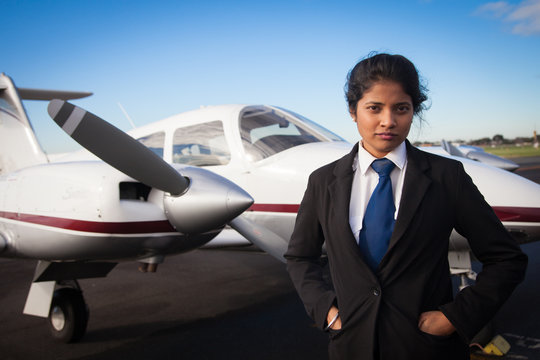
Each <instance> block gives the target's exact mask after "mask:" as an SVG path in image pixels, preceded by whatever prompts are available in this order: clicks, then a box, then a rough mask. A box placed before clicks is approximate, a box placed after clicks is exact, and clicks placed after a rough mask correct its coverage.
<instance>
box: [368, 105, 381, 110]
mask: <svg viewBox="0 0 540 360" xmlns="http://www.w3.org/2000/svg"><path fill="white" fill-rule="evenodd" d="M367 109H368V110H369V111H377V110H379V107H378V106H377V105H370V106H368V107H367Z"/></svg>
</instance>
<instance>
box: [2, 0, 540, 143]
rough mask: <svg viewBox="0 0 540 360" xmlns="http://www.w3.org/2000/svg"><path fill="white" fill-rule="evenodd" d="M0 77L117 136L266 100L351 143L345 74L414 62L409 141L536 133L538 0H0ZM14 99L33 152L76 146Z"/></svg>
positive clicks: (38, 105)
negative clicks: (372, 56) (373, 57)
mask: <svg viewBox="0 0 540 360" xmlns="http://www.w3.org/2000/svg"><path fill="white" fill-rule="evenodd" d="M0 13H1V14H2V20H1V21H2V42H1V43H0V44H1V45H0V46H2V48H3V49H2V51H1V54H2V55H1V56H0V72H4V73H6V74H7V75H9V76H11V77H12V79H13V80H14V82H15V84H16V85H17V86H20V87H34V88H47V89H49V88H50V89H62V90H81V91H91V92H93V93H94V95H93V96H91V97H89V98H87V99H83V100H76V101H74V103H75V104H77V105H80V106H82V107H84V108H86V109H87V110H89V111H91V112H93V113H95V114H97V115H99V116H101V117H103V118H104V119H106V120H107V121H109V122H111V123H112V124H114V125H116V126H118V127H119V128H121V129H123V130H129V129H130V128H131V126H130V123H129V122H128V120H127V119H126V117H125V116H124V114H123V113H122V110H121V108H120V106H119V105H118V104H119V103H120V104H121V105H122V106H123V107H124V108H125V110H126V111H127V113H128V114H129V116H130V117H131V118H132V119H133V121H134V123H135V124H136V125H143V124H146V123H149V122H152V121H155V120H159V119H162V118H165V117H168V116H170V115H173V114H176V113H179V112H183V111H187V110H192V109H195V108H198V107H200V106H201V105H217V104H228V103H245V104H270V105H277V106H281V107H285V108H288V109H290V110H293V111H295V112H298V113H300V114H302V115H304V116H306V117H308V118H310V119H312V120H314V121H316V122H318V123H320V124H322V125H323V126H325V127H327V128H329V129H331V130H333V131H334V132H336V133H338V134H339V135H341V136H343V137H345V138H346V139H347V140H349V141H351V142H355V141H357V140H358V134H357V132H356V127H355V126H354V124H353V123H352V121H351V120H350V117H349V115H348V113H347V106H346V104H345V100H344V95H343V86H344V83H345V77H346V75H347V72H348V71H349V70H350V69H351V68H352V66H354V64H355V63H356V62H357V61H358V60H360V59H361V58H363V57H365V56H366V55H367V54H369V53H370V52H371V51H378V52H390V53H399V54H402V55H405V56H406V57H408V58H409V59H410V60H411V61H413V62H414V63H415V65H416V66H417V68H418V70H419V71H420V73H421V75H422V76H423V78H424V79H425V81H426V83H427V87H428V88H429V90H430V91H429V97H430V100H429V101H430V103H431V108H430V109H429V110H428V111H427V112H426V113H425V115H424V118H425V120H426V122H425V123H424V124H423V125H422V126H421V127H415V128H413V129H412V131H411V134H410V135H409V138H410V139H411V140H412V141H416V140H428V141H438V140H440V139H442V138H445V139H448V140H456V139H464V140H469V139H476V138H480V137H486V136H487V137H492V136H493V135H495V134H502V135H503V136H504V137H505V138H514V137H517V136H532V133H533V131H534V130H539V131H540V0H515V1H498V2H490V1H483V0H452V1H448V0H409V1H403V0H382V1H372V0H370V1H363V0H355V1H323V0H286V1H282V0H273V1H268V2H266V1H265V2H263V1H253V0H249V1H205V0H194V1H191V0H182V1H159V0H156V1H136V0H129V1H127V0H124V1H114V0H106V1H105V0H92V1H89V0H77V1H73V0H64V1H53V0H49V1H45V0H40V1H38V0H36V1H25V0H0ZM46 105H47V104H46V103H45V102H36V101H25V106H26V109H27V112H28V114H29V116H30V119H31V121H32V123H33V126H34V128H35V130H36V133H37V134H38V138H39V140H40V142H41V144H42V145H43V147H44V148H45V150H46V151H47V152H50V153H54V152H62V151H69V150H73V149H76V148H77V147H78V145H77V144H76V143H75V142H74V141H73V140H71V139H69V138H68V137H67V135H65V134H64V133H63V132H61V130H59V129H58V128H57V127H56V125H55V124H54V123H53V122H52V120H51V119H50V118H49V117H48V115H47V112H46Z"/></svg>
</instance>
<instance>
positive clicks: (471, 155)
mask: <svg viewBox="0 0 540 360" xmlns="http://www.w3.org/2000/svg"><path fill="white" fill-rule="evenodd" d="M422 149H423V150H424V151H427V152H430V153H433V154H437V155H446V154H450V155H453V156H457V157H463V158H466V159H471V160H475V161H480V162H482V163H484V164H488V165H491V166H495V167H498V168H500V169H504V170H508V171H516V170H517V169H519V164H516V163H515V162H514V161H512V160H510V159H505V158H502V157H500V156H496V155H493V154H490V153H487V152H486V151H485V150H484V149H482V148H481V147H478V146H471V145H458V146H456V145H454V144H452V143H450V142H448V141H446V140H444V139H443V140H442V141H441V146H426V147H422Z"/></svg>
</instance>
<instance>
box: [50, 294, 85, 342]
mask: <svg viewBox="0 0 540 360" xmlns="http://www.w3.org/2000/svg"><path fill="white" fill-rule="evenodd" d="M88 316H89V311H88V307H87V306H86V303H85V302H84V298H83V296H82V291H81V290H80V289H78V288H61V289H58V290H56V291H55V292H54V295H53V300H52V304H51V310H50V313H49V319H48V321H49V329H50V332H51V335H52V337H53V338H55V339H56V340H59V341H62V342H65V343H71V342H77V341H78V340H80V339H81V338H82V337H83V335H84V333H85V332H86V325H87V324H88Z"/></svg>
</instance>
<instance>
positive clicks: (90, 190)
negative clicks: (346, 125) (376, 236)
mask: <svg viewBox="0 0 540 360" xmlns="http://www.w3.org/2000/svg"><path fill="white" fill-rule="evenodd" d="M8 79H9V78H7V76H3V77H0V89H4V90H2V92H1V93H0V99H1V101H0V116H1V118H0V124H1V125H0V127H1V128H2V131H0V134H8V133H7V132H5V131H7V129H11V128H13V129H15V131H12V132H10V133H9V134H8V135H5V136H4V135H0V136H4V137H10V138H13V141H12V143H11V145H13V142H16V143H17V145H18V147H17V150H18V151H22V149H23V148H24V149H26V150H25V151H26V152H27V153H29V152H30V149H32V152H31V153H32V154H34V155H32V156H26V157H25V158H28V159H29V160H26V161H25V162H24V163H22V162H21V163H19V162H18V156H17V153H16V152H13V150H12V149H11V147H9V146H5V145H4V142H3V141H2V140H3V138H1V137H0V154H1V155H2V157H1V158H0V159H2V160H1V161H0V166H2V169H4V168H6V169H9V173H7V172H4V174H5V175H3V176H2V177H0V256H5V257H11V258H31V259H38V260H40V262H39V263H38V268H37V269H36V277H35V279H34V282H33V285H32V287H31V290H30V294H29V296H28V300H27V306H26V310H27V311H26V312H27V313H31V314H34V315H38V316H48V317H49V323H50V325H51V326H50V327H51V332H52V334H53V336H55V337H56V338H59V339H61V340H63V341H68V342H69V341H76V340H78V339H80V337H81V336H83V334H84V331H85V328H86V321H87V318H88V313H87V310H86V304H85V303H84V299H83V298H82V295H81V291H80V289H79V288H78V284H77V283H76V279H80V278H87V277H98V276H106V275H107V273H108V272H109V271H110V270H111V269H112V268H113V267H114V265H115V263H116V262H117V261H123V260H130V259H135V260H138V261H143V262H145V263H147V264H149V267H150V269H149V270H154V269H153V268H155V266H156V265H157V264H158V263H160V262H162V261H163V259H164V257H165V256H166V255H169V254H174V253H178V252H182V251H187V250H190V249H194V248H197V247H199V246H202V245H204V244H206V243H208V242H209V241H211V240H212V239H214V238H216V236H218V234H219V233H220V232H221V231H222V230H223V229H224V227H225V225H226V224H228V225H229V226H230V227H231V228H232V229H234V230H236V231H237V232H238V233H239V234H241V235H242V236H243V237H244V238H245V239H248V240H249V241H250V242H252V243H253V244H255V245H256V246H258V247H259V248H261V249H262V250H264V251H266V252H268V253H269V254H271V255H272V256H274V257H276V258H277V259H279V260H281V261H284V259H283V253H284V252H285V250H286V248H287V244H288V239H289V237H290V235H291V233H292V230H293V227H294V222H295V218H296V213H297V211H298V208H299V204H300V201H301V199H302V196H303V193H304V191H305V188H306V185H307V178H308V176H309V174H310V173H311V172H312V171H313V170H314V169H316V168H318V167H320V166H322V165H324V164H326V163H329V162H331V161H333V160H335V159H337V158H339V157H341V156H342V155H344V154H346V153H347V152H349V151H350V149H351V147H352V145H351V144H350V143H348V142H346V141H345V140H343V139H342V138H341V137H339V136H337V135H336V134H334V133H332V132H331V131H329V130H327V129H325V128H323V127H322V126H320V125H318V124H316V123H314V122H312V121H310V120H308V119H306V118H305V117H303V116H301V115H298V114H296V113H294V112H291V111H289V110H285V109H283V108H279V107H274V106H267V105H223V106H213V107H205V108H201V109H199V110H194V111H190V112H186V113H182V114H179V115H175V116H173V117H170V118H168V119H165V120H161V121H158V122H155V123H152V124H149V125H146V126H143V127H140V128H138V129H134V130H132V131H130V132H129V135H130V136H131V137H129V136H126V135H125V134H123V133H122V132H120V131H119V130H118V129H116V128H114V127H113V126H111V125H109V124H108V123H106V122H105V121H103V120H101V119H100V118H98V117H97V116H95V115H92V114H90V113H88V112H86V111H85V110H83V109H81V108H79V107H76V106H73V105H72V104H70V103H67V102H65V101H62V100H53V101H51V103H50V104H49V113H50V114H51V117H53V118H54V120H55V121H56V122H57V123H58V124H59V125H60V126H61V127H62V128H63V129H64V130H65V131H66V132H67V133H68V134H70V136H72V137H73V138H74V139H75V140H77V141H79V143H81V144H82V145H83V146H84V147H86V148H87V149H88V150H89V151H91V152H93V153H94V154H95V155H91V154H89V153H88V152H87V151H79V152H76V153H73V154H70V155H67V156H65V157H63V158H60V159H57V160H56V161H57V162H55V163H47V156H46V155H45V154H44V153H43V151H42V150H41V148H40V147H39V145H38V144H37V141H36V140H35V136H34V134H33V131H32V129H31V126H30V123H29V122H28V120H27V118H26V115H25V113H24V109H23V108H22V105H21V104H20V100H19V97H18V96H17V93H16V89H15V87H14V86H13V85H12V84H11V81H10V80H8ZM12 104H17V106H14V105H12ZM10 131H11V130H10ZM135 139H136V140H135ZM140 144H142V145H144V146H139V145H140ZM96 156H97V157H96ZM444 156H447V157H451V158H455V159H457V160H459V161H461V162H462V163H463V164H464V166H465V168H466V170H467V172H468V173H469V174H470V175H471V177H472V178H473V180H474V182H475V183H476V184H477V186H478V187H479V188H480V190H481V192H482V193H483V194H484V196H485V198H486V200H487V201H488V202H489V204H490V205H491V206H492V207H493V208H494V210H495V212H496V213H497V214H498V216H499V218H500V219H501V220H502V221H503V223H504V224H505V226H506V227H507V229H508V230H509V231H510V232H511V233H512V234H513V235H514V236H515V237H516V238H517V239H518V241H519V242H520V243H525V242H529V241H537V240H539V239H540V185H538V184H535V183H533V182H531V181H528V180H526V179H524V178H522V177H520V176H518V175H515V174H513V173H510V172H507V171H503V170H501V169H498V168H495V167H492V166H489V165H485V164H482V163H481V162H478V161H473V160H470V159H467V158H465V157H455V156H452V155H450V154H446V155H444ZM3 159H10V160H9V162H10V164H5V162H4V161H3ZM100 159H101V160H103V161H104V162H105V163H104V162H102V161H100ZM106 163H108V164H110V165H112V166H113V167H115V168H116V169H117V170H115V169H113V168H112V167H110V166H109V165H107V164H106ZM168 164H171V165H170V166H169V165H168ZM171 166H172V168H171ZM171 169H173V170H172V171H171ZM118 170H119V171H118ZM180 173H182V174H183V176H181V175H179V174H180ZM184 176H185V177H186V178H187V179H188V180H185V179H184ZM182 179H184V180H182ZM184 192H185V193H184ZM182 193H183V195H181V194H182ZM248 193H249V194H250V195H251V197H252V198H251V197H250V196H249V195H247V194H248ZM174 194H179V195H181V196H176V195H174ZM253 200H254V202H253ZM252 202H253V203H252ZM248 208H249V209H248ZM245 209H247V211H245V212H244V210H245ZM240 213H242V214H241V215H240ZM225 229H227V228H225ZM450 249H451V250H450V253H449V259H450V265H451V271H452V272H453V273H455V274H458V275H460V276H461V277H462V279H465V278H466V277H467V276H471V277H473V275H474V274H473V272H472V270H471V260H470V254H469V253H470V249H469V246H468V243H467V241H466V239H464V238H463V237H461V236H460V235H459V234H457V233H456V232H454V233H453V234H452V236H451V239H450ZM73 280H75V281H73ZM55 289H56V291H55ZM40 292H41V293H43V295H40V294H39V293H40ZM53 292H54V293H55V295H54V300H52V306H51V298H52V297H53ZM36 309H37V310H36Z"/></svg>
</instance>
